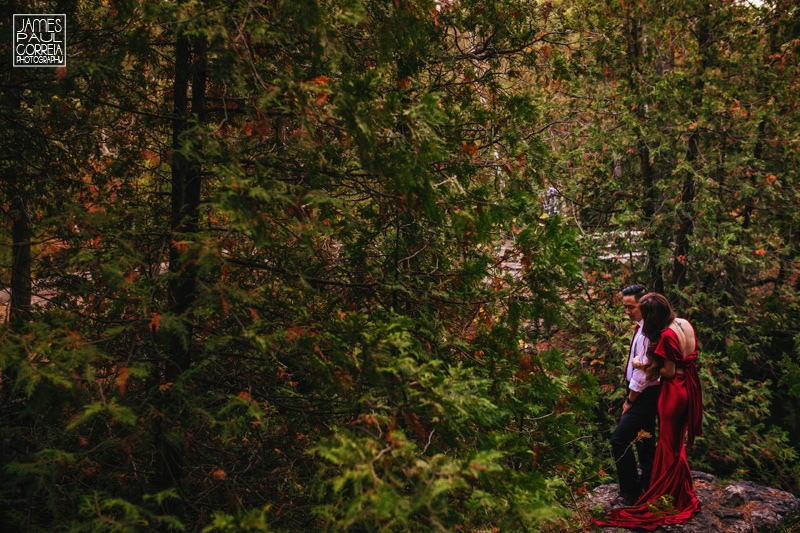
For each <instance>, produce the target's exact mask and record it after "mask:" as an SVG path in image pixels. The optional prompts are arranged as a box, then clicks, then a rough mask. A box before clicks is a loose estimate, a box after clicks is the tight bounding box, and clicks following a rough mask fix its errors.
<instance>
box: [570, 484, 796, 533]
mask: <svg viewBox="0 0 800 533" xmlns="http://www.w3.org/2000/svg"><path fill="white" fill-rule="evenodd" d="M692 479H693V481H694V490H695V494H697V499H698V500H700V504H701V505H702V508H701V509H700V512H699V513H697V514H696V515H695V516H693V517H692V519H691V520H689V521H688V522H685V523H683V524H671V525H667V526H662V527H659V528H658V529H656V532H657V533H664V532H668V533H708V532H717V531H719V532H725V533H767V532H775V531H779V530H780V528H781V526H782V525H783V524H785V523H786V522H787V521H788V520H791V519H792V518H794V517H796V516H800V499H798V498H797V497H795V496H794V495H793V494H791V493H789V492H785V491H782V490H778V489H773V488H770V487H762V486H760V485H756V484H755V483H752V482H750V481H731V482H719V481H717V478H716V477H715V476H713V475H711V474H707V473H705V472H697V471H692ZM598 506H600V507H602V508H603V510H604V511H605V512H608V511H609V510H610V509H613V508H618V507H622V506H623V504H622V499H621V498H620V497H619V487H618V486H617V485H616V484H608V485H600V486H598V487H596V488H595V489H594V490H593V491H591V492H590V493H589V494H588V495H587V496H586V498H585V499H584V500H583V501H582V502H581V508H582V509H584V510H591V509H593V508H595V507H598ZM599 530H601V531H604V532H606V533H625V532H628V531H637V530H631V529H626V528H622V527H604V528H599Z"/></svg>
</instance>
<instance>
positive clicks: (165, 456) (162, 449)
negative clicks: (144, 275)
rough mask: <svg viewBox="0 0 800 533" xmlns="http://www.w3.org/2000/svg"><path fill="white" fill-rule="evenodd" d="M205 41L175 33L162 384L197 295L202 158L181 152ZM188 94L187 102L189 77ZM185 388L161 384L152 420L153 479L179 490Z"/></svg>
mask: <svg viewBox="0 0 800 533" xmlns="http://www.w3.org/2000/svg"><path fill="white" fill-rule="evenodd" d="M206 62H207V44H206V41H205V39H203V38H195V39H194V40H191V39H190V38H189V37H188V36H186V35H185V34H183V33H182V32H180V30H179V33H178V37H177V42H176V47H175V82H174V96H173V106H174V117H173V122H172V180H171V181H172V193H171V201H172V209H171V213H170V227H171V245H170V251H169V271H170V274H171V278H170V282H169V287H168V295H167V296H168V312H169V313H170V314H171V315H172V316H173V317H174V318H175V319H176V320H178V321H179V322H180V323H181V325H182V329H181V330H180V333H177V332H176V331H174V330H171V331H169V332H165V333H164V335H163V337H162V340H163V346H164V350H165V352H166V353H165V356H166V357H165V367H164V369H163V372H164V374H163V376H164V384H171V383H174V382H175V381H177V380H179V379H180V377H181V374H182V373H183V372H184V371H186V370H188V369H189V368H190V367H191V363H192V360H191V348H192V335H193V331H194V328H195V318H194V314H193V307H194V304H195V300H196V299H197V285H198V282H197V272H198V266H197V264H196V261H195V259H194V258H191V257H190V258H188V259H187V258H186V256H185V253H186V251H187V247H188V248H191V246H192V241H193V239H194V236H195V235H196V234H197V232H198V230H199V206H200V192H201V189H202V174H201V164H200V162H198V160H197V159H196V157H195V156H194V154H191V153H185V151H186V143H187V139H186V135H187V134H188V132H190V130H191V128H192V126H193V125H194V123H195V121H198V122H199V121H202V117H203V115H204V112H205V105H206V104H205V102H206V98H205V92H206ZM190 79H191V88H192V98H191V111H190V110H189V109H188V108H189V81H190ZM183 394H185V393H184V392H173V389H172V387H166V388H165V391H164V393H163V394H162V396H161V401H160V408H161V411H162V413H163V414H164V416H163V420H160V419H159V420H156V421H155V422H154V432H155V442H156V453H157V462H158V472H157V474H156V479H155V483H156V486H157V487H158V489H159V490H165V489H168V488H173V487H174V488H177V489H178V491H179V493H181V492H182V491H181V487H182V484H183V479H184V477H185V459H184V455H185V451H184V450H183V448H182V444H178V443H177V442H176V439H170V438H168V436H167V435H166V432H167V431H169V428H170V426H171V424H172V422H173V421H175V420H178V419H180V417H181V416H182V413H183V396H182V395H183ZM163 507H164V508H163V511H165V512H166V513H168V514H173V515H175V514H177V515H180V514H181V513H182V508H181V504H178V505H170V504H166V503H165V505H164V506H163Z"/></svg>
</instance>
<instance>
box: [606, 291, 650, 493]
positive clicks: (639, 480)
mask: <svg viewBox="0 0 800 533" xmlns="http://www.w3.org/2000/svg"><path fill="white" fill-rule="evenodd" d="M645 294H647V290H646V289H645V288H644V287H643V286H641V285H631V286H630V287H625V288H624V289H623V290H622V305H623V307H624V308H625V314H626V315H628V318H630V319H631V320H632V321H633V322H635V323H636V328H635V330H634V333H633V339H631V345H630V349H629V351H628V362H627V364H626V366H625V382H626V384H627V387H628V391H627V393H626V395H625V403H624V404H623V405H622V418H621V419H620V421H619V424H617V428H616V429H615V430H614V433H613V434H612V435H611V451H612V453H613V454H614V463H615V465H616V467H617V479H618V480H619V491H620V495H621V496H622V499H623V501H624V502H625V505H629V506H630V505H633V504H634V503H635V502H636V500H638V499H639V497H640V496H641V495H642V493H643V492H644V491H646V490H647V489H648V488H649V486H650V472H651V471H652V469H653V460H654V459H655V454H656V439H655V431H656V414H657V412H658V397H659V392H660V390H661V389H660V386H659V379H658V376H654V378H653V379H648V377H647V373H646V372H645V370H644V367H639V368H636V367H634V365H633V363H634V361H636V362H640V363H644V364H647V363H649V358H648V356H647V347H648V339H647V337H646V336H645V335H644V334H643V331H642V325H643V322H642V313H641V311H640V310H639V299H640V298H642V297H643V296H644V295H645ZM641 431H645V432H647V433H648V434H649V436H648V437H643V438H639V434H640V432H641ZM634 442H635V443H636V444H635V447H636V455H638V456H639V465H640V466H641V469H642V474H641V476H640V475H639V474H638V472H637V467H636V458H635V457H634V452H633V448H634V444H633V443H634Z"/></svg>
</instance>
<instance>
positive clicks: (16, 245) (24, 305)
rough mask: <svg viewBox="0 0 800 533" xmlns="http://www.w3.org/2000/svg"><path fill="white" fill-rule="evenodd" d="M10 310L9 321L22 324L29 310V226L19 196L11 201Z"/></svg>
mask: <svg viewBox="0 0 800 533" xmlns="http://www.w3.org/2000/svg"><path fill="white" fill-rule="evenodd" d="M11 216H12V218H13V220H14V224H13V226H12V229H11V240H12V246H11V250H12V252H11V255H12V260H11V309H10V312H9V321H10V322H11V323H12V324H17V323H21V322H23V321H24V320H25V319H26V317H27V316H28V315H29V313H30V309H31V225H30V219H29V217H28V212H27V210H26V209H25V203H24V201H23V200H22V198H21V197H20V196H17V197H16V198H14V200H13V201H12V214H11Z"/></svg>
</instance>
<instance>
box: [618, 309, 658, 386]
mask: <svg viewBox="0 0 800 533" xmlns="http://www.w3.org/2000/svg"><path fill="white" fill-rule="evenodd" d="M643 324H644V320H640V321H639V323H638V326H639V327H637V328H636V333H635V334H634V335H633V342H631V352H630V354H629V357H628V368H627V369H626V370H625V379H627V380H628V387H629V388H630V389H631V390H632V391H636V392H642V391H643V390H644V389H646V388H647V387H649V386H650V385H655V384H657V383H658V382H659V381H660V380H661V378H660V377H658V378H656V379H655V381H648V380H647V373H646V372H645V371H644V369H643V368H633V358H634V357H638V358H639V360H640V361H642V362H643V363H645V364H646V363H648V362H649V361H650V360H649V359H648V357H647V346H648V345H649V344H650V341H649V340H648V339H647V337H645V336H644V335H643V334H642V325H643Z"/></svg>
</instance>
